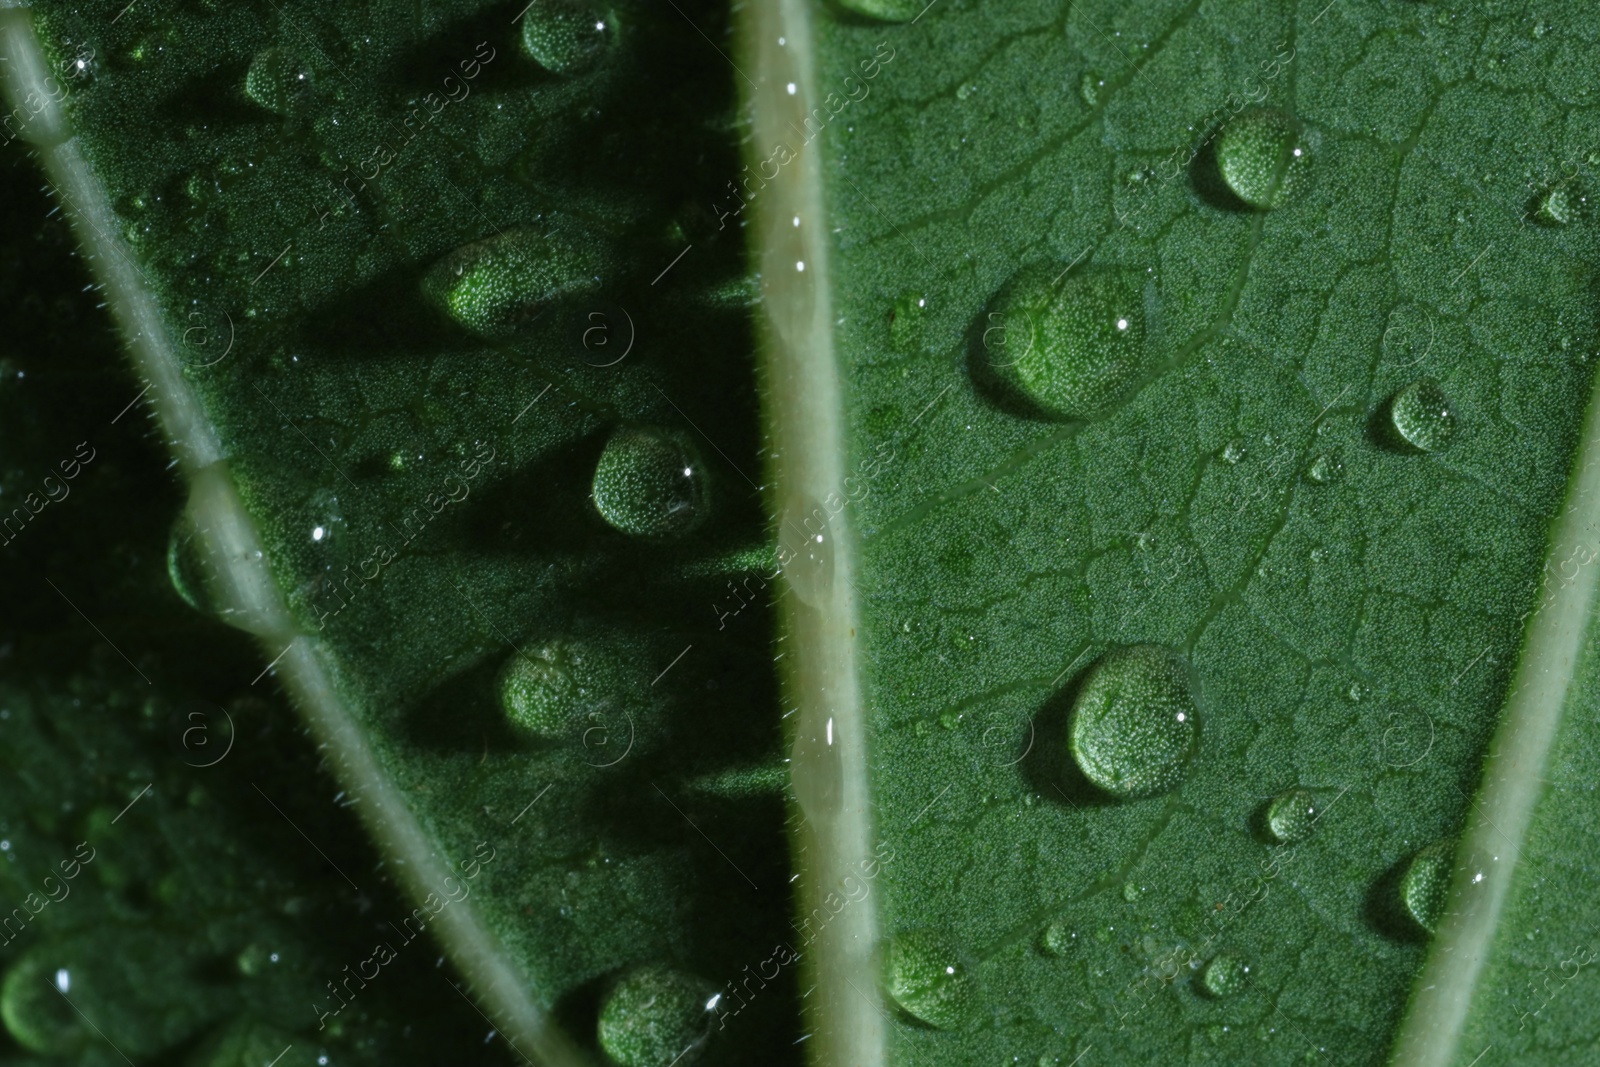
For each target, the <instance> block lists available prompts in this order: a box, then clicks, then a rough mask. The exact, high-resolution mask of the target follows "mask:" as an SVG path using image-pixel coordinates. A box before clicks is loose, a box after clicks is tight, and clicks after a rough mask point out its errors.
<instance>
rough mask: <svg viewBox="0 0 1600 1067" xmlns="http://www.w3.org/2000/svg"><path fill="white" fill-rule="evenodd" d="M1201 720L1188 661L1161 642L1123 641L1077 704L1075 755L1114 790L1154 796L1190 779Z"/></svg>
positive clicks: (1124, 794) (1120, 794) (1088, 774)
mask: <svg viewBox="0 0 1600 1067" xmlns="http://www.w3.org/2000/svg"><path fill="white" fill-rule="evenodd" d="M1197 726H1198V722H1197V716H1196V712H1195V702H1194V695H1193V694H1192V693H1191V692H1190V689H1189V669H1188V665H1187V664H1186V663H1185V662H1184V661H1183V660H1182V659H1180V658H1178V656H1176V655H1174V654H1173V653H1172V652H1170V651H1168V650H1167V649H1164V648H1158V647H1156V646H1154V645H1131V646H1128V647H1125V648H1119V649H1116V650H1115V651H1113V652H1110V653H1108V654H1107V655H1106V657H1105V658H1104V659H1103V660H1101V661H1100V663H1099V664H1098V665H1097V666H1096V667H1095V668H1094V669H1093V671H1091V672H1090V674H1089V677H1088V678H1087V679H1086V680H1085V681H1084V684H1083V690H1082V691H1081V692H1080V693H1079V694H1078V699H1077V703H1076V704H1074V705H1073V709H1072V730H1071V746H1072V758H1073V759H1074V760H1076V761H1077V764H1078V767H1079V768H1080V769H1081V770H1082V771H1083V773H1084V776H1085V777H1086V778H1088V779H1089V781H1091V782H1093V783H1094V784H1095V785H1097V786H1099V787H1100V788H1101V789H1103V790H1105V791H1106V792H1108V793H1110V794H1112V795H1113V796H1117V797H1145V796H1152V795H1154V794H1156V793H1161V792H1165V791H1166V790H1168V789H1171V788H1172V787H1173V786H1175V785H1177V784H1178V782H1180V781H1181V780H1182V779H1183V773H1184V765H1185V763H1186V762H1187V761H1188V758H1189V753H1190V751H1191V749H1193V747H1194V741H1195V734H1196V728H1197Z"/></svg>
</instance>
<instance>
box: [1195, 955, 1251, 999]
mask: <svg viewBox="0 0 1600 1067" xmlns="http://www.w3.org/2000/svg"><path fill="white" fill-rule="evenodd" d="M1249 977H1250V968H1249V967H1248V966H1246V965H1245V963H1244V961H1243V960H1241V959H1239V958H1238V957H1237V956H1230V955H1228V954H1227V953H1223V954H1222V955H1219V956H1216V957H1214V958H1213V959H1212V960H1211V961H1210V962H1209V963H1207V964H1206V968H1205V970H1203V971H1201V972H1200V987H1201V988H1202V989H1204V990H1205V991H1206V992H1207V993H1208V994H1210V995H1211V996H1213V997H1231V996H1233V994H1235V993H1237V992H1239V991H1240V990H1241V989H1243V988H1244V984H1245V982H1246V980H1248V979H1249Z"/></svg>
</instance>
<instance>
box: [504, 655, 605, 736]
mask: <svg viewBox="0 0 1600 1067" xmlns="http://www.w3.org/2000/svg"><path fill="white" fill-rule="evenodd" d="M623 673H624V672H623V670H622V665H621V664H620V663H619V662H618V661H617V658H616V657H615V656H611V655H607V654H606V653H605V652H603V651H601V650H600V649H599V648H597V647H596V646H595V645H593V644H591V643H590V642H588V641H585V640H582V639H579V638H566V637H557V638H553V639H551V640H549V641H547V642H545V643H544V644H542V645H539V646H537V647H533V648H528V649H526V650H525V651H524V652H518V653H516V654H515V655H513V656H512V657H511V658H510V659H508V660H506V665H505V667H504V668H503V669H502V671H501V673H500V706H501V708H502V709H504V711H505V714H506V719H507V720H508V721H509V722H510V723H511V725H512V726H514V727H515V728H517V729H518V730H519V731H522V732H523V733H526V734H531V735H532V736H534V737H538V738H542V739H544V740H547V741H557V740H567V741H573V740H577V739H578V737H579V735H580V734H581V733H582V732H583V731H584V729H585V728H586V727H587V726H588V725H590V717H591V713H597V712H598V713H601V717H604V711H605V710H606V709H607V708H608V707H609V703H610V695H611V694H613V693H615V692H617V691H618V690H619V689H620V688H621V682H620V679H621V677H622V675H623Z"/></svg>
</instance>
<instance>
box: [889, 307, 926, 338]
mask: <svg viewBox="0 0 1600 1067" xmlns="http://www.w3.org/2000/svg"><path fill="white" fill-rule="evenodd" d="M927 311H928V302H927V300H926V299H925V298H924V297H923V296H922V295H921V294H920V293H906V294H905V295H903V296H902V297H900V299H899V300H896V301H895V302H894V307H892V308H890V309H889V340H890V342H891V343H892V344H893V345H894V346H895V347H896V348H898V349H901V350H910V349H915V348H917V347H919V346H920V345H921V343H922V328H923V322H924V321H925V319H926V318H927Z"/></svg>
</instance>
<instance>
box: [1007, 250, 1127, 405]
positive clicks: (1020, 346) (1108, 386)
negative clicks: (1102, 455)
mask: <svg viewBox="0 0 1600 1067" xmlns="http://www.w3.org/2000/svg"><path fill="white" fill-rule="evenodd" d="M993 306H994V308H995V310H993V311H990V312H989V313H988V314H987V317H986V319H985V321H984V324H983V325H984V330H983V334H982V338H981V340H982V348H983V352H982V355H981V360H982V365H981V366H979V367H976V368H975V369H976V370H978V371H979V373H980V375H982V376H984V377H989V378H993V379H997V380H998V382H999V384H1000V385H1001V386H1002V387H1004V388H1005V389H1007V390H1008V391H1010V392H1012V393H1014V394H1016V395H1017V396H1018V397H1019V398H1020V399H1021V400H1023V401H1024V402H1026V403H1028V404H1030V405H1031V406H1033V407H1035V408H1036V409H1038V410H1039V411H1040V412H1042V413H1044V414H1046V415H1051V416H1055V417H1058V418H1064V419H1088V418H1093V417H1095V416H1096V415H1100V414H1103V413H1104V412H1105V411H1107V410H1108V409H1109V408H1110V407H1112V406H1113V405H1114V404H1116V403H1117V401H1119V400H1121V399H1123V397H1125V396H1126V395H1127V394H1128V392H1129V390H1131V389H1132V388H1133V387H1134V386H1135V385H1136V384H1137V383H1138V380H1139V378H1140V377H1141V376H1142V375H1143V374H1144V372H1145V371H1146V369H1147V368H1148V366H1149V357H1148V353H1147V352H1146V348H1145V297H1144V280H1143V277H1142V276H1141V275H1140V274H1138V273H1137V272H1134V271H1128V270H1114V269H1088V270H1075V271H1072V272H1070V273H1068V274H1066V275H1065V276H1063V275H1062V269H1061V267H1060V265H1054V264H1047V265H1044V266H1041V267H1031V268H1025V269H1024V270H1022V271H1020V272H1019V273H1018V274H1017V275H1016V276H1015V277H1013V278H1012V280H1011V281H1010V282H1008V283H1007V284H1006V286H1005V288H1004V289H1003V290H1002V291H1001V292H1000V294H999V295H998V297H997V298H996V300H995V302H994V305H993Z"/></svg>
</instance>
